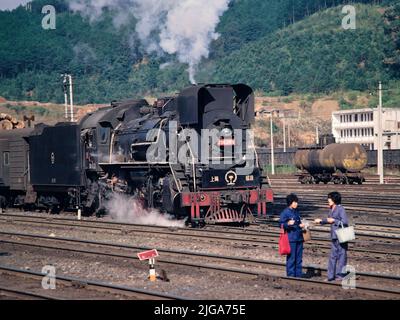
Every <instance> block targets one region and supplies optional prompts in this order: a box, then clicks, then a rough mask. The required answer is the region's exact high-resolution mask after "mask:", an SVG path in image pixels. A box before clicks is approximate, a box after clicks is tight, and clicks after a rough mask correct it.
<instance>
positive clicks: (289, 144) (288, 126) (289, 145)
mask: <svg viewBox="0 0 400 320" xmlns="http://www.w3.org/2000/svg"><path fill="white" fill-rule="evenodd" d="M287 128H288V147H289V148H291V147H292V145H291V142H290V120H289V121H288V125H287Z"/></svg>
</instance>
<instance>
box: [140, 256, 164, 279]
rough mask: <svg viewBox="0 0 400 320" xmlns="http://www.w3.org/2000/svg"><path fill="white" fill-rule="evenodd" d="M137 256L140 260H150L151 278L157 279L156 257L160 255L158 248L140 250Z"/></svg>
mask: <svg viewBox="0 0 400 320" xmlns="http://www.w3.org/2000/svg"><path fill="white" fill-rule="evenodd" d="M137 256H138V258H139V260H140V261H145V260H149V279H150V281H156V269H155V264H156V259H155V258H157V257H158V256H159V254H158V251H157V250H156V249H153V250H149V251H145V252H140V253H138V254H137Z"/></svg>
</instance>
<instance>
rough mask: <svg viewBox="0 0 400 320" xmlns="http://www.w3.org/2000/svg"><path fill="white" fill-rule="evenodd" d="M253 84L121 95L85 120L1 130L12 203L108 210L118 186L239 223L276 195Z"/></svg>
mask: <svg viewBox="0 0 400 320" xmlns="http://www.w3.org/2000/svg"><path fill="white" fill-rule="evenodd" d="M254 116H255V113H254V94H253V91H252V89H251V88H250V87H248V86H246V85H243V84H237V85H198V86H192V87H189V88H187V89H184V90H183V91H182V92H180V93H179V94H178V95H176V96H174V97H166V98H161V99H158V100H157V101H156V102H155V103H154V104H153V105H150V104H149V103H148V102H147V101H146V100H126V101H122V102H113V103H111V106H109V107H106V108H102V109H99V110H98V111H96V112H93V113H91V114H88V115H86V116H85V117H84V118H83V119H82V120H81V121H80V122H79V123H59V124H57V125H55V126H47V125H44V124H40V125H37V126H35V128H34V129H33V130H24V131H19V130H14V131H13V135H12V139H10V136H9V133H7V134H6V133H0V149H1V150H0V152H1V154H3V157H6V156H7V159H8V160H7V162H6V158H4V161H3V163H2V166H1V167H0V173H1V177H0V192H1V195H2V197H3V199H6V201H7V202H8V204H9V205H12V206H17V207H21V208H25V209H28V210H30V209H36V208H40V209H42V210H47V211H52V212H59V211H61V210H76V209H81V210H83V211H84V212H86V213H87V214H94V213H97V214H98V213H100V212H102V211H103V210H104V208H105V203H106V202H107V201H108V200H109V199H110V197H111V196H112V195H113V194H115V193H122V194H127V195H129V196H130V197H133V198H135V199H137V200H138V201H139V202H140V203H141V204H142V205H143V207H144V208H158V209H159V210H160V211H162V212H166V213H169V214H173V215H175V216H177V217H188V218H189V219H188V220H189V221H190V222H192V223H212V224H213V223H236V222H243V221H245V220H246V219H251V218H252V217H253V216H254V215H260V216H262V215H266V213H267V204H268V203H272V202H273V192H272V190H271V188H270V185H269V184H268V178H267V177H266V176H265V175H264V174H263V171H262V169H261V168H260V165H259V163H258V157H257V153H256V150H255V147H254V144H253V143H252V139H251V135H250V134H249V133H250V131H251V130H250V129H251V125H252V124H253V123H254Z"/></svg>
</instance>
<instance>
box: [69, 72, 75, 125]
mask: <svg viewBox="0 0 400 320" xmlns="http://www.w3.org/2000/svg"><path fill="white" fill-rule="evenodd" d="M68 77H69V102H70V104H71V122H74V96H73V90H72V76H71V75H68Z"/></svg>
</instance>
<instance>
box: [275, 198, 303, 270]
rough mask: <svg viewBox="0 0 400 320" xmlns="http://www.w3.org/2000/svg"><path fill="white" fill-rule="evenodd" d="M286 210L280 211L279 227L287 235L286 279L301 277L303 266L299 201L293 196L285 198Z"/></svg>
mask: <svg viewBox="0 0 400 320" xmlns="http://www.w3.org/2000/svg"><path fill="white" fill-rule="evenodd" d="M286 203H287V208H286V209H285V210H283V211H282V213H281V216H280V221H279V223H280V225H281V226H283V228H284V230H285V231H286V232H287V233H288V237H289V242H290V254H289V255H288V256H287V258H286V274H287V276H288V277H296V278H301V277H302V268H303V266H302V264H303V242H304V239H303V228H304V227H305V226H304V224H302V223H301V218H300V214H299V211H298V210H297V207H298V205H299V199H298V197H297V196H296V195H295V194H293V193H292V194H290V195H288V196H287V197H286Z"/></svg>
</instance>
